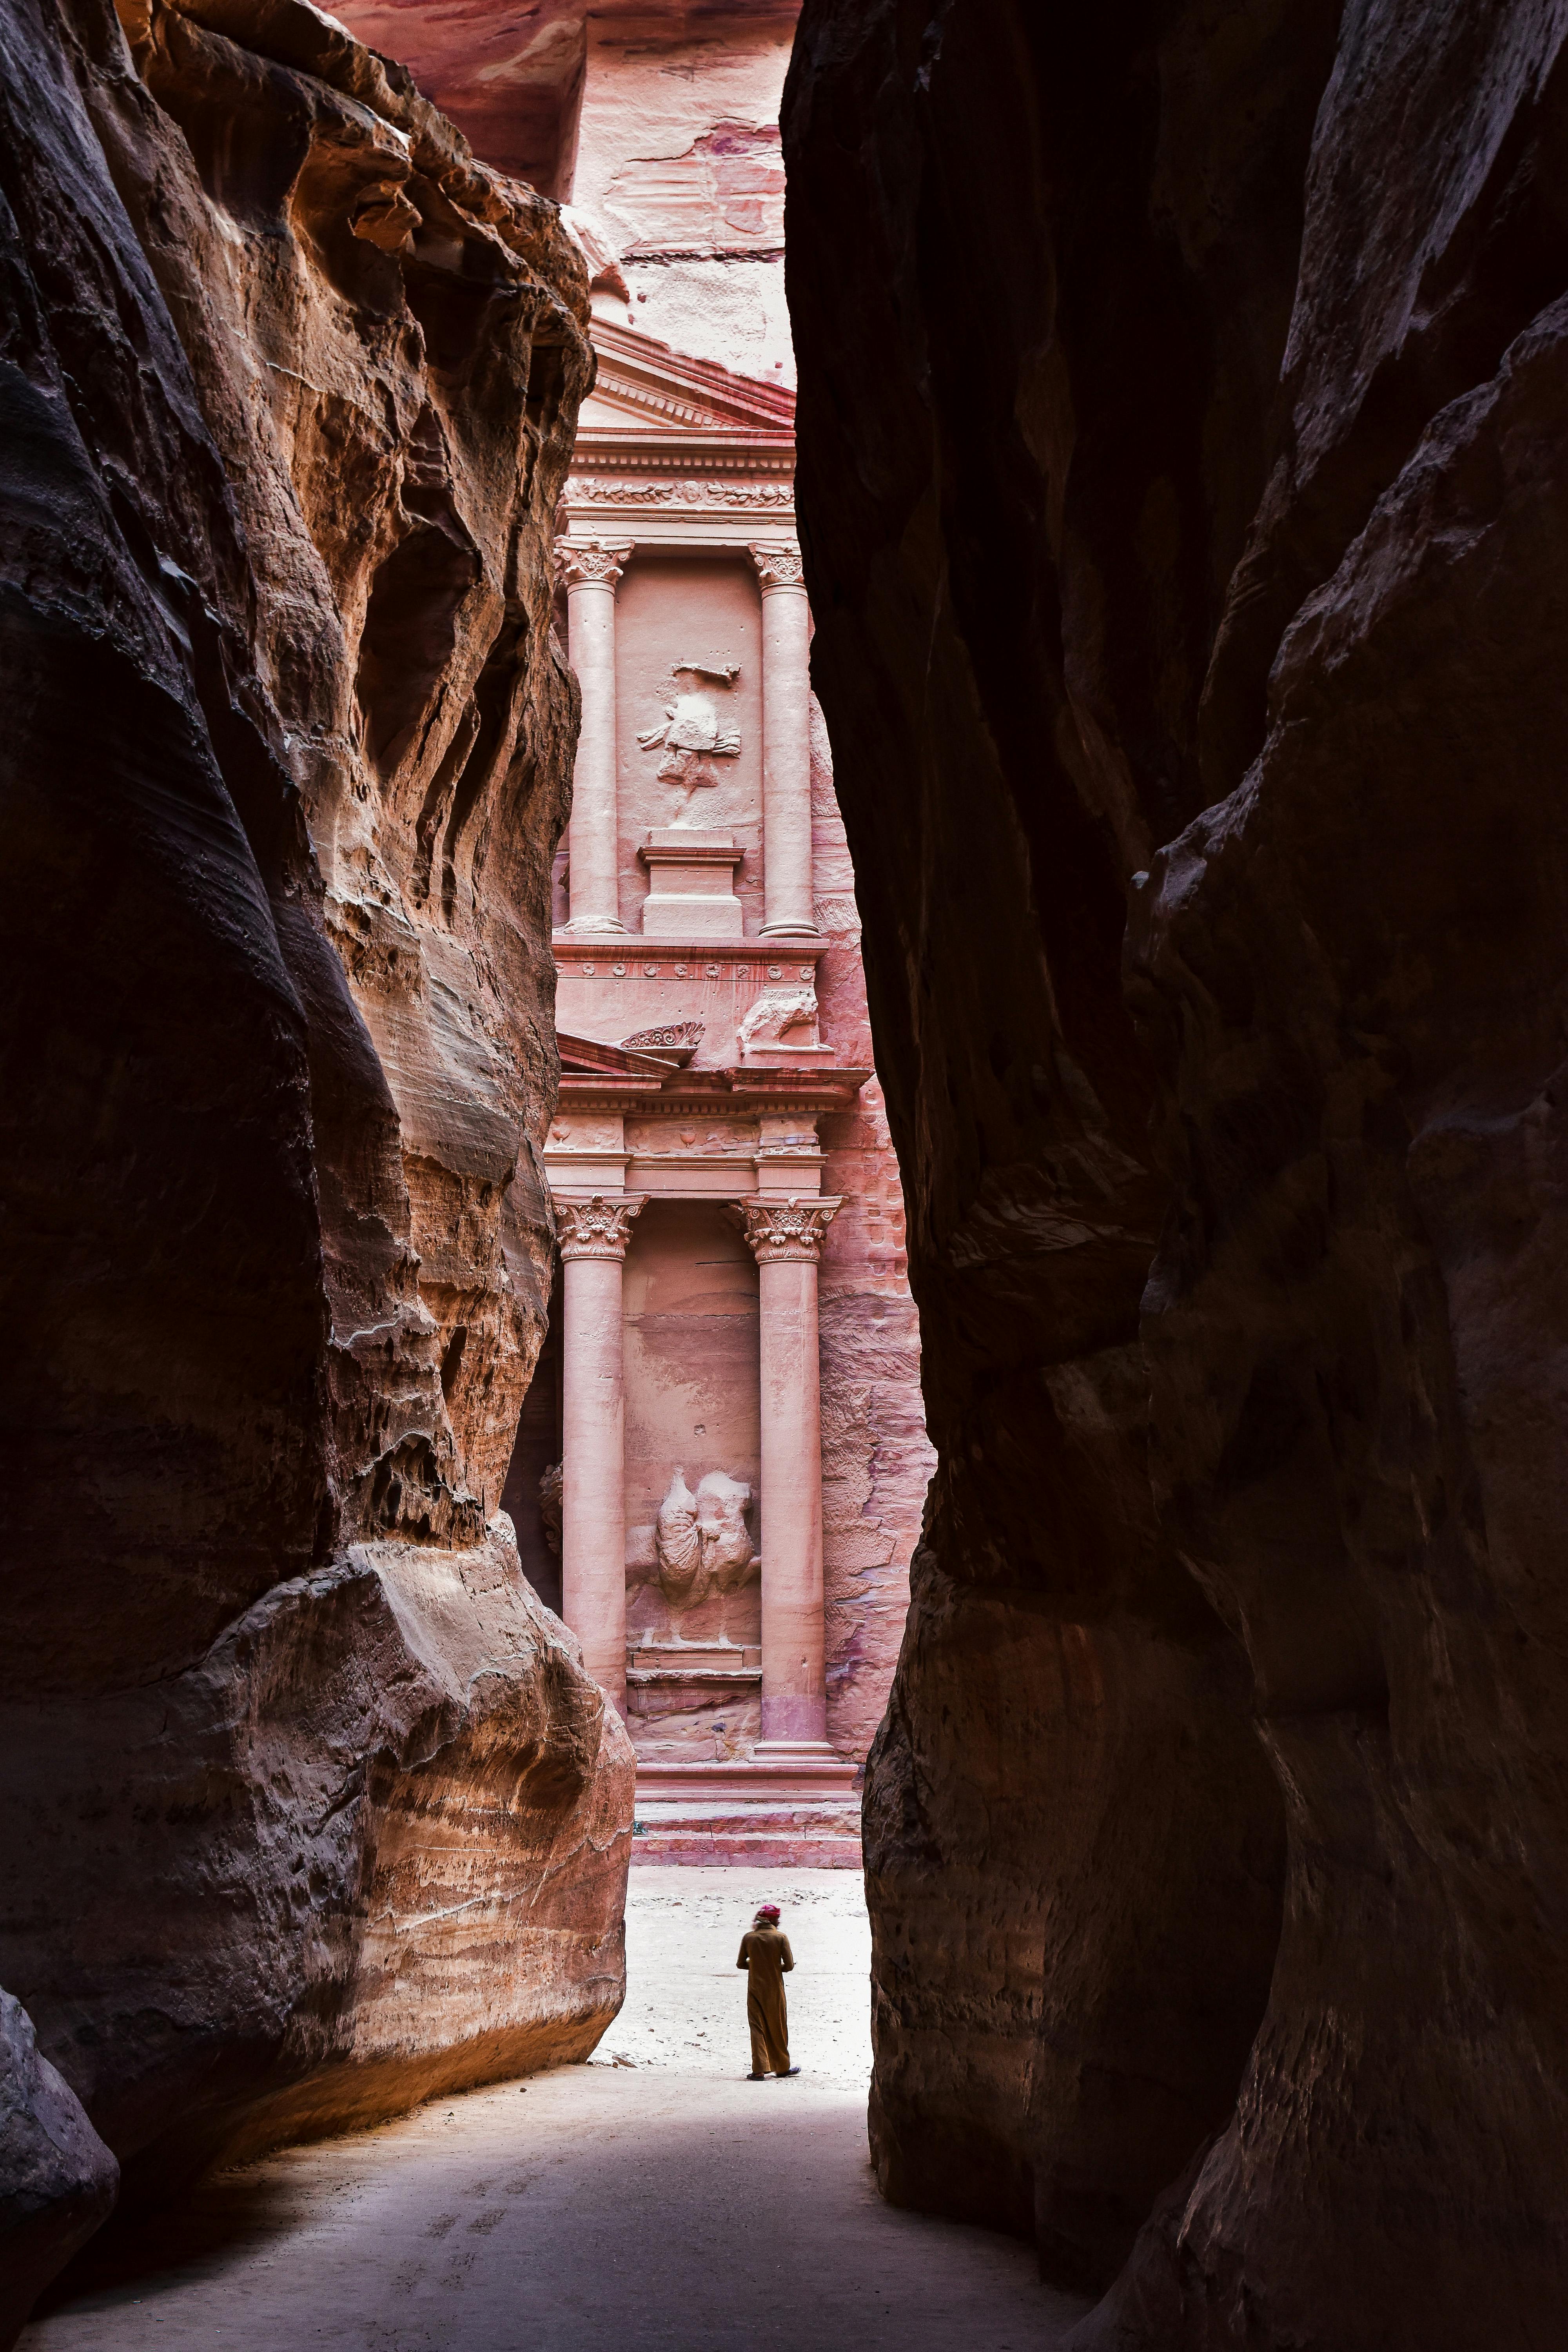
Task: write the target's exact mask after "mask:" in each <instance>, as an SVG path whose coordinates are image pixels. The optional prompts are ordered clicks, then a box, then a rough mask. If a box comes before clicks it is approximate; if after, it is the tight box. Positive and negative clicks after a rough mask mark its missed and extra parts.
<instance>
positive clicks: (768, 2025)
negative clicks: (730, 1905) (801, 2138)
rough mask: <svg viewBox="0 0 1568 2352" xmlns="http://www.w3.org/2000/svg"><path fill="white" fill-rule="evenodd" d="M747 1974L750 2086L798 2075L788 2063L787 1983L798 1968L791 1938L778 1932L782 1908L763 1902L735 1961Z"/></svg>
mask: <svg viewBox="0 0 1568 2352" xmlns="http://www.w3.org/2000/svg"><path fill="white" fill-rule="evenodd" d="M735 1966H736V1967H737V1968H738V1969H745V1971H746V1977H747V1984H746V2022H747V2024H748V2025H749V2026H750V2027H751V2029H752V2071H751V2073H750V2074H748V2075H747V2077H746V2080H747V2082H748V2083H761V2082H763V2080H764V2079H765V2078H766V2077H767V2076H768V2075H769V2074H777V2075H779V2076H781V2077H782V2076H784V2075H785V2074H799V2072H800V2068H799V2067H798V2066H792V2065H791V2064H790V2063H789V2011H788V2010H787V2008H786V2007H785V2004H784V1979H785V1977H786V1976H787V1975H788V1974H789V1971H790V1970H791V1969H793V1968H794V1966H795V1954H794V1953H793V1952H792V1951H791V1950H790V1948H789V1937H787V1936H785V1935H782V1934H781V1933H780V1931H779V1906H778V1905H777V1904H776V1903H764V1904H763V1907H762V1909H761V1910H760V1911H759V1912H758V1913H757V1916H756V1917H755V1919H754V1920H753V1921H752V1925H751V1927H749V1928H748V1929H747V1931H746V1933H745V1934H744V1935H743V1936H742V1938H741V1957H740V1958H739V1959H738V1960H737V1961H736V1962H735Z"/></svg>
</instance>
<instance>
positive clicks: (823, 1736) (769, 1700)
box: [762, 1267, 833, 1756]
mask: <svg viewBox="0 0 1568 2352" xmlns="http://www.w3.org/2000/svg"><path fill="white" fill-rule="evenodd" d="M815 1271H816V1269H815V1267H814V1268H813V1272H814V1273H815ZM767 1664H768V1661H767V1654H766V1652H765V1651H764V1653H763V1674H764V1675H765V1674H766V1673H767ZM803 1739H804V1740H807V1741H809V1742H811V1743H812V1745H814V1746H816V1747H818V1748H824V1749H826V1752H827V1754H828V1755H830V1756H831V1754H832V1753H833V1750H832V1749H831V1748H828V1746H827V1700H826V1696H824V1697H822V1698H805V1697H802V1696H795V1694H793V1693H788V1692H785V1693H783V1694H780V1695H779V1696H770V1695H769V1692H768V1689H767V1686H766V1684H765V1683H764V1685H763V1738H762V1745H763V1747H764V1748H768V1747H772V1746H773V1745H774V1744H775V1743H776V1742H778V1741H779V1740H783V1741H784V1742H785V1744H786V1745H788V1746H790V1747H792V1748H793V1747H794V1746H795V1745H796V1743H798V1742H799V1741H801V1740H803Z"/></svg>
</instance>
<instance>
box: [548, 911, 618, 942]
mask: <svg viewBox="0 0 1568 2352" xmlns="http://www.w3.org/2000/svg"><path fill="white" fill-rule="evenodd" d="M561 929H562V931H563V934H569V935H570V936H571V937H572V938H573V939H574V940H582V939H594V940H613V939H628V940H629V939H630V938H631V936H632V934H631V932H630V931H628V930H627V929H626V925H625V923H623V922H622V921H621V919H620V918H619V916H618V915H580V916H579V917H578V918H577V919H576V921H575V922H571V923H563V924H562V926H561Z"/></svg>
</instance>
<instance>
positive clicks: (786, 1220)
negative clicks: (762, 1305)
mask: <svg viewBox="0 0 1568 2352" xmlns="http://www.w3.org/2000/svg"><path fill="white" fill-rule="evenodd" d="M838 1206H839V1204H838V1202H837V1201H822V1200H814V1201H797V1200H796V1199H795V1196H794V1194H793V1193H792V1194H791V1196H790V1198H789V1199H788V1200H787V1201H735V1202H731V1204H730V1214H731V1217H732V1218H733V1219H734V1221H735V1223H737V1224H738V1225H739V1226H740V1227H741V1228H742V1231H743V1233H744V1234H745V1236H746V1239H747V1241H748V1242H749V1243H750V1244H751V1250H752V1256H753V1257H754V1258H755V1259H756V1261H757V1264H758V1265H777V1264H778V1262H779V1260H780V1259H781V1258H804V1259H805V1260H807V1261H808V1262H809V1263H810V1264H811V1265H816V1261H817V1258H818V1256H819V1255H820V1254H821V1250H822V1236H823V1234H825V1233H826V1230H827V1228H828V1226H829V1225H830V1224H831V1223H833V1220H834V1218H835V1217H836V1216H837V1214H838Z"/></svg>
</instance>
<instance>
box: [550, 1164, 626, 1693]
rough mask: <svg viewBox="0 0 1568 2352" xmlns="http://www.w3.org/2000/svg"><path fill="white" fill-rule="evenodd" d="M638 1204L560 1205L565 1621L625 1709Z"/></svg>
mask: <svg viewBox="0 0 1568 2352" xmlns="http://www.w3.org/2000/svg"><path fill="white" fill-rule="evenodd" d="M641 1207H642V1202H640V1201H605V1200H603V1199H599V1198H595V1199H594V1200H592V1201H558V1202H556V1204H555V1213H556V1218H557V1222H558V1225H559V1229H560V1235H561V1257H562V1273H563V1290H564V1311H563V1331H562V1356H563V1381H562V1390H563V1450H562V1478H561V1589H562V1591H561V1613H562V1615H563V1617H564V1619H565V1621H566V1622H567V1624H568V1625H569V1626H570V1627H571V1629H572V1631H573V1633H575V1634H576V1636H577V1639H578V1640H579V1641H580V1642H581V1643H582V1644H583V1663H584V1665H585V1666H586V1667H587V1669H588V1672H589V1673H590V1674H591V1675H593V1677H594V1680H595V1682H596V1683H597V1684H598V1685H599V1687H600V1689H601V1690H602V1691H604V1693H605V1696H607V1697H609V1698H612V1699H614V1701H615V1703H616V1706H617V1707H619V1708H620V1709H621V1711H622V1713H623V1714H624V1713H625V1711H626V1344H625V1325H624V1322H623V1319H622V1311H621V1276H622V1270H623V1266H624V1264H625V1260H626V1243H627V1241H628V1240H629V1239H630V1237H631V1221H632V1219H633V1218H634V1217H635V1216H636V1215H637V1212H638V1210H639V1209H640V1208H641Z"/></svg>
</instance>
